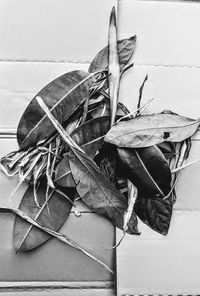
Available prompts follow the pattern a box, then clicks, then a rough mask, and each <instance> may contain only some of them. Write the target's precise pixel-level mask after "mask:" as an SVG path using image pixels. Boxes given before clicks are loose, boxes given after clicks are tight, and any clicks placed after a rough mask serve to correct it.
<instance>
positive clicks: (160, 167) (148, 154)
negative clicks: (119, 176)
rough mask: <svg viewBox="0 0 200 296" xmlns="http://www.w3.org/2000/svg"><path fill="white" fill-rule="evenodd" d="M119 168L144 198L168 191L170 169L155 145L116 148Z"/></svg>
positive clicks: (163, 195) (164, 194)
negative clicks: (136, 147)
mask: <svg viewBox="0 0 200 296" xmlns="http://www.w3.org/2000/svg"><path fill="white" fill-rule="evenodd" d="M117 150H118V154H119V158H120V165H121V170H123V172H124V175H125V176H127V178H128V179H129V180H130V181H131V182H132V183H133V184H134V185H135V186H136V187H137V189H138V191H139V193H142V194H143V195H144V196H145V197H146V198H151V197H152V198H153V197H154V195H158V196H162V197H165V196H166V195H167V194H168V193H169V192H170V189H171V187H170V183H171V171H170V168H169V165H168V163H167V160H166V159H165V157H164V155H163V154H162V152H161V151H160V150H159V148H158V147H157V146H151V147H147V148H138V149H131V148H118V149H117Z"/></svg>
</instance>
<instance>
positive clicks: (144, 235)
mask: <svg viewBox="0 0 200 296" xmlns="http://www.w3.org/2000/svg"><path fill="white" fill-rule="evenodd" d="M199 13H200V3H199V2H198V1H197V2H194V3H192V2H185V1H137V0H119V20H120V29H119V31H120V36H121V37H124V36H129V35H134V34H136V35H137V51H136V55H135V57H134V59H133V61H134V64H135V67H134V68H133V69H131V70H130V71H129V72H127V73H126V74H125V76H124V79H123V81H122V85H121V91H120V96H121V99H122V100H123V101H124V102H125V103H126V104H127V105H129V108H130V109H131V110H134V109H135V108H136V102H137V98H138V90H139V87H140V85H141V84H142V81H143V80H144V77H145V75H146V74H147V73H148V75H149V79H148V81H147V83H146V85H145V89H144V96H143V102H144V103H145V102H147V101H148V100H149V99H151V98H155V101H154V102H152V104H151V105H150V107H149V108H148V112H159V111H162V110H163V109H170V110H172V111H174V112H178V113H180V114H183V115H185V116H188V117H193V118H199V117H200V89H199V73H200V72H199V66H200V55H199V49H200V35H199V33H198V32H199V29H200V19H199ZM199 158H200V142H199V133H197V135H195V137H194V138H193V141H192V150H191V154H190V158H189V159H188V161H191V160H194V159H199ZM199 176H200V164H199V163H197V164H195V165H194V166H191V167H189V168H187V169H185V170H184V171H183V172H181V176H180V179H179V182H178V185H177V197H178V199H177V203H176V204H175V207H174V213H173V217H172V221H171V227H170V230H169V233H168V235H167V236H162V235H159V234H157V233H155V232H154V231H152V230H151V229H149V228H148V227H147V226H146V225H144V224H143V223H142V222H140V221H139V230H140V231H141V235H140V236H139V237H134V236H129V235H127V236H126V237H125V239H124V241H123V242H122V244H121V246H120V247H119V248H118V249H117V291H118V295H183V294H186V295H189V294H193V295H195V294H199V292H200V284H199V274H200V267H199V266H200V251H199V250H200V231H199V223H200V202H199V201H200V198H199V197H200V190H199V180H200V179H199ZM121 235H122V234H121V231H117V239H120V238H121Z"/></svg>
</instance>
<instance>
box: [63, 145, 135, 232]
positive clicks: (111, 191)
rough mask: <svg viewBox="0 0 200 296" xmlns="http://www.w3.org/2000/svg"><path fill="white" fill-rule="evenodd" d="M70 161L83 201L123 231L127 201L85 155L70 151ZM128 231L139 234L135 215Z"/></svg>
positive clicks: (131, 219)
mask: <svg viewBox="0 0 200 296" xmlns="http://www.w3.org/2000/svg"><path fill="white" fill-rule="evenodd" d="M69 161H70V162H69V163H70V167H71V171H72V174H73V177H74V180H75V182H76V184H77V186H76V189H77V191H78V193H79V195H80V197H81V198H82V200H83V201H84V202H85V203H86V204H87V205H88V206H89V207H90V208H91V209H92V210H93V211H94V212H96V213H98V214H101V215H104V216H106V217H107V218H109V220H110V221H111V222H112V223H113V224H114V225H115V226H116V227H118V228H120V229H122V230H123V225H124V218H125V214H126V209H127V207H128V201H127V199H126V198H125V197H124V196H123V195H122V194H121V193H120V191H118V190H117V189H116V188H115V187H114V185H113V184H112V183H111V182H110V181H109V180H108V179H107V178H106V177H105V176H104V175H103V174H102V172H101V171H100V169H99V168H98V167H97V166H96V165H94V164H93V163H91V161H90V160H89V159H88V157H87V156H86V155H85V154H84V153H81V152H80V151H78V153H77V151H76V150H75V149H73V152H72V151H70V158H69ZM126 231H127V233H129V234H138V230H137V220H136V219H135V215H132V216H131V218H130V220H129V222H128V225H127V230H126Z"/></svg>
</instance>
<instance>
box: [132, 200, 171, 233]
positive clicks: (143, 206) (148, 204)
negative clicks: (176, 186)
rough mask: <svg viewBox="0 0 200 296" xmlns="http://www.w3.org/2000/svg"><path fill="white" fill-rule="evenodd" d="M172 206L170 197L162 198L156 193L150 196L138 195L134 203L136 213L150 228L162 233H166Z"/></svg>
mask: <svg viewBox="0 0 200 296" xmlns="http://www.w3.org/2000/svg"><path fill="white" fill-rule="evenodd" d="M172 208H173V202H172V199H171V197H170V198H167V199H162V198H161V197H158V196H156V195H155V196H154V197H152V198H146V197H144V196H142V195H139V196H138V198H137V199H136V202H135V205H134V211H135V213H136V215H137V216H138V217H139V218H140V219H141V220H142V221H143V222H144V223H145V224H147V225H148V226H149V227H150V228H152V229H153V230H155V231H156V232H159V233H161V234H163V235H166V234H167V233H168V230H169V226H170V221H171V216H172Z"/></svg>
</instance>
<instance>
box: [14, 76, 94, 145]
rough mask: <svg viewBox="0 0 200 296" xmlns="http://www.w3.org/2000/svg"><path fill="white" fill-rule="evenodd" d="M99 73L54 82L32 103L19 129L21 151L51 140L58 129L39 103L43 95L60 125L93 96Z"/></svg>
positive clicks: (60, 78) (64, 77) (22, 118)
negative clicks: (38, 99)
mask: <svg viewBox="0 0 200 296" xmlns="http://www.w3.org/2000/svg"><path fill="white" fill-rule="evenodd" d="M94 75H95V74H93V75H92V74H89V73H87V72H84V71H72V72H69V73H66V74H64V75H62V76H60V77H58V78H57V79H55V80H53V81H52V82H51V83H49V84H48V85H47V86H45V87H44V88H43V89H42V90H41V91H40V92H39V93H38V94H37V95H36V96H35V97H34V98H33V100H32V101H31V102H30V104H29V105H28V107H27V108H26V110H25V111H24V114H23V115H22V117H21V120H20V122H19V125H18V129H17V140H18V143H19V145H20V147H21V148H23V149H27V148H28V147H29V146H33V145H35V144H36V143H37V142H38V141H40V140H42V139H44V138H46V137H48V136H49V135H50V134H51V133H52V132H53V131H54V130H55V129H54V127H53V125H52V123H51V121H50V120H49V119H48V117H47V116H46V114H45V113H44V111H43V110H42V109H41V108H40V106H39V105H38V103H37V100H36V97H37V96H40V97H42V99H43V100H44V102H45V103H46V105H47V106H48V108H49V110H50V111H51V112H52V114H53V115H54V116H55V117H56V118H57V120H58V121H59V122H60V123H63V122H64V121H65V120H67V119H68V118H69V117H70V116H71V115H72V114H73V113H74V112H75V111H76V110H77V109H78V107H79V106H80V105H81V104H82V103H83V102H84V100H85V99H86V98H87V97H88V96H89V87H90V86H91V83H92V82H93V81H94Z"/></svg>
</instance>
